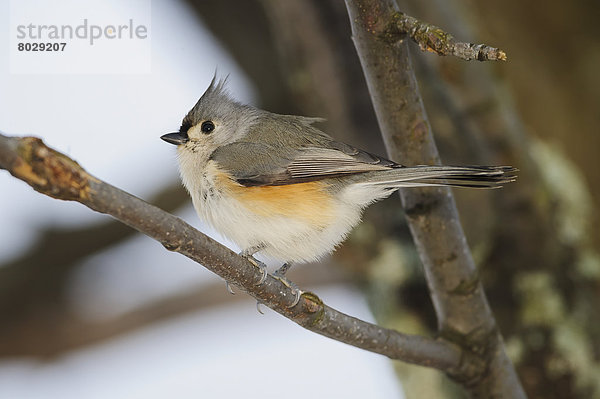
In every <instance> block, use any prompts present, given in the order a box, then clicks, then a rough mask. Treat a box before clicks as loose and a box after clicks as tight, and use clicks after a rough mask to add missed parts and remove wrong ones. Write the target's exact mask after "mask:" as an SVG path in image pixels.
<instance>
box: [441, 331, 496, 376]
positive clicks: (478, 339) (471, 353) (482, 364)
mask: <svg viewBox="0 0 600 399" xmlns="http://www.w3.org/2000/svg"><path fill="white" fill-rule="evenodd" d="M440 337H442V338H443V339H446V340H448V341H450V342H452V343H455V344H457V345H458V346H459V347H460V348H461V349H462V351H461V359H460V364H459V366H458V367H457V368H456V369H454V370H450V371H448V372H447V373H446V374H447V375H448V376H449V377H450V378H452V379H453V380H455V381H457V382H458V383H460V384H462V385H464V386H465V387H473V386H477V385H478V384H479V383H480V381H481V380H482V379H483V378H485V377H486V376H487V374H488V373H489V370H490V368H491V363H492V361H493V358H494V354H495V352H496V351H497V350H498V345H499V344H500V342H501V341H500V340H499V338H498V337H499V335H498V328H497V327H496V325H495V324H494V325H493V326H491V327H484V326H481V327H479V328H476V329H474V330H473V331H470V332H469V333H467V334H463V333H461V332H459V331H455V330H452V329H450V328H448V327H445V328H443V330H442V331H441V332H440Z"/></svg>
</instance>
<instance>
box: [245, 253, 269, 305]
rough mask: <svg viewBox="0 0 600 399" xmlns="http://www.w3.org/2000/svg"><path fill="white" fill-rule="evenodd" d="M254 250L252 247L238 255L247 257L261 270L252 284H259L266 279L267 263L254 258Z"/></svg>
mask: <svg viewBox="0 0 600 399" xmlns="http://www.w3.org/2000/svg"><path fill="white" fill-rule="evenodd" d="M255 252H256V251H255V250H254V249H250V250H244V251H242V252H240V254H239V255H240V256H241V257H242V258H244V259H247V260H248V261H249V262H250V263H252V264H253V265H254V266H256V267H257V268H258V269H260V271H261V272H262V275H261V276H260V279H259V280H258V281H257V282H256V283H254V285H261V284H262V283H264V282H265V280H266V279H267V276H268V274H269V272H268V270H267V265H265V264H264V263H263V262H261V261H259V260H258V259H256V258H255V257H254V256H252V255H253V254H254V253H255ZM261 313H262V312H261Z"/></svg>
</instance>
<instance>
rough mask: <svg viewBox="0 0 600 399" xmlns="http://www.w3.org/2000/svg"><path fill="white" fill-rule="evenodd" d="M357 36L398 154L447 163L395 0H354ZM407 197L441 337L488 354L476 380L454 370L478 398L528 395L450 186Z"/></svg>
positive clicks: (401, 158) (405, 159) (408, 159)
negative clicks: (397, 21)
mask: <svg viewBox="0 0 600 399" xmlns="http://www.w3.org/2000/svg"><path fill="white" fill-rule="evenodd" d="M346 4H347V7H348V11H349V15H350V20H351V24H352V33H353V40H354V42H355V45H356V48H357V51H358V54H359V58H360V60H361V63H362V65H363V69H364V72H365V76H366V78H367V85H368V86H369V91H370V93H371V98H372V99H373V104H374V107H375V112H376V114H377V118H378V121H379V125H380V128H381V131H382V134H383V136H384V140H385V142H386V145H387V147H388V154H389V156H390V157H391V159H393V160H396V161H398V162H401V163H403V164H407V165H416V164H439V156H438V153H437V149H436V147H435V143H434V141H433V136H432V134H431V129H430V126H429V122H428V121H427V117H426V114H425V110H424V108H423V104H422V100H421V98H420V95H419V92H418V89H417V84H416V81H415V78H414V73H413V71H412V66H411V63H410V57H409V54H408V48H407V44H406V41H404V40H400V43H396V42H397V41H398V39H401V37H398V35H397V32H396V31H390V25H391V24H393V23H394V18H395V15H397V10H395V9H394V7H393V4H392V3H391V1H384V0H347V1H346ZM400 196H401V198H402V202H403V205H404V208H405V210H406V214H407V217H408V221H409V226H410V229H411V232H412V234H413V237H414V240H415V243H416V246H417V249H418V251H419V255H420V257H421V261H422V262H423V266H424V268H425V274H426V277H427V282H428V286H429V289H430V295H431V297H432V300H433V303H434V307H435V309H436V314H437V318H438V328H439V331H440V334H441V335H442V336H443V337H445V338H447V339H449V340H452V341H453V342H456V343H457V344H459V345H460V346H461V347H462V348H463V349H465V350H468V351H472V352H473V353H474V354H476V355H478V356H480V357H481V359H482V360H483V361H484V363H485V367H484V368H483V369H482V370H481V374H479V375H478V376H476V378H475V379H468V378H464V376H460V375H453V376H452V377H453V378H455V379H456V380H458V381H459V382H461V383H462V385H463V386H464V387H465V388H466V389H467V391H468V392H469V393H470V394H471V396H472V397H506V398H508V397H510V398H524V397H525V393H524V391H523V389H522V387H521V385H520V382H519V379H518V377H517V375H516V372H515V370H514V368H513V366H512V364H511V362H510V360H509V359H508V357H507V355H506V353H505V350H504V345H503V342H502V338H501V336H500V334H499V332H498V330H497V327H496V323H495V320H494V317H493V315H492V313H491V310H490V308H489V305H488V303H487V299H486V298H485V294H484V292H483V289H482V286H481V283H480V282H479V279H478V276H477V270H476V267H475V264H474V261H473V258H472V256H471V253H470V250H469V248H468V246H467V243H466V239H465V236H464V233H463V231H462V227H461V225H460V221H459V219H458V213H457V211H456V205H455V203H454V199H453V196H452V193H451V191H450V189H448V188H420V189H416V190H412V189H411V190H401V192H400Z"/></svg>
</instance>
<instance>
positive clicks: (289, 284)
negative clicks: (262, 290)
mask: <svg viewBox="0 0 600 399" xmlns="http://www.w3.org/2000/svg"><path fill="white" fill-rule="evenodd" d="M290 267H292V264H291V262H285V263H284V264H283V265H282V266H281V267H280V268H279V269H277V270H276V271H275V273H273V277H275V278H276V279H277V280H279V281H281V282H282V283H283V284H284V285H285V286H286V287H288V288H291V289H292V292H293V293H294V294H295V295H296V297H295V298H294V302H293V303H292V304H291V305H290V306H288V308H293V307H294V306H296V305H297V304H298V302H300V296H302V290H301V289H300V288H298V286H297V285H296V284H294V283H292V282H291V281H290V280H288V279H287V277H285V273H287V271H288V270H290Z"/></svg>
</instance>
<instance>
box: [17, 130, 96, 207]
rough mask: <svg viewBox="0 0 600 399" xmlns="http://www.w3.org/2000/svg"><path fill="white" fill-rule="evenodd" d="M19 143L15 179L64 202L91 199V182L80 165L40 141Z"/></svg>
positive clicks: (26, 138)
mask: <svg viewBox="0 0 600 399" xmlns="http://www.w3.org/2000/svg"><path fill="white" fill-rule="evenodd" d="M15 140H18V144H17V154H18V155H19V156H18V157H17V158H16V159H15V160H14V166H13V168H12V169H11V171H10V172H11V173H12V174H13V176H15V177H18V178H20V179H22V180H24V181H26V182H28V183H29V184H30V185H31V186H32V187H33V188H34V189H35V190H36V191H39V192H41V193H43V194H46V195H49V196H51V197H54V198H57V199H62V200H80V199H87V198H88V197H89V179H90V178H92V177H91V176H90V175H89V174H88V173H87V172H86V171H85V170H83V168H82V167H81V166H79V164H78V163H77V162H75V161H74V160H72V159H71V158H69V157H67V156H65V155H63V154H61V153H59V152H57V151H55V150H53V149H51V148H49V147H47V146H46V145H45V144H44V142H43V141H42V140H41V139H39V138H37V137H24V138H21V139H15Z"/></svg>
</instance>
